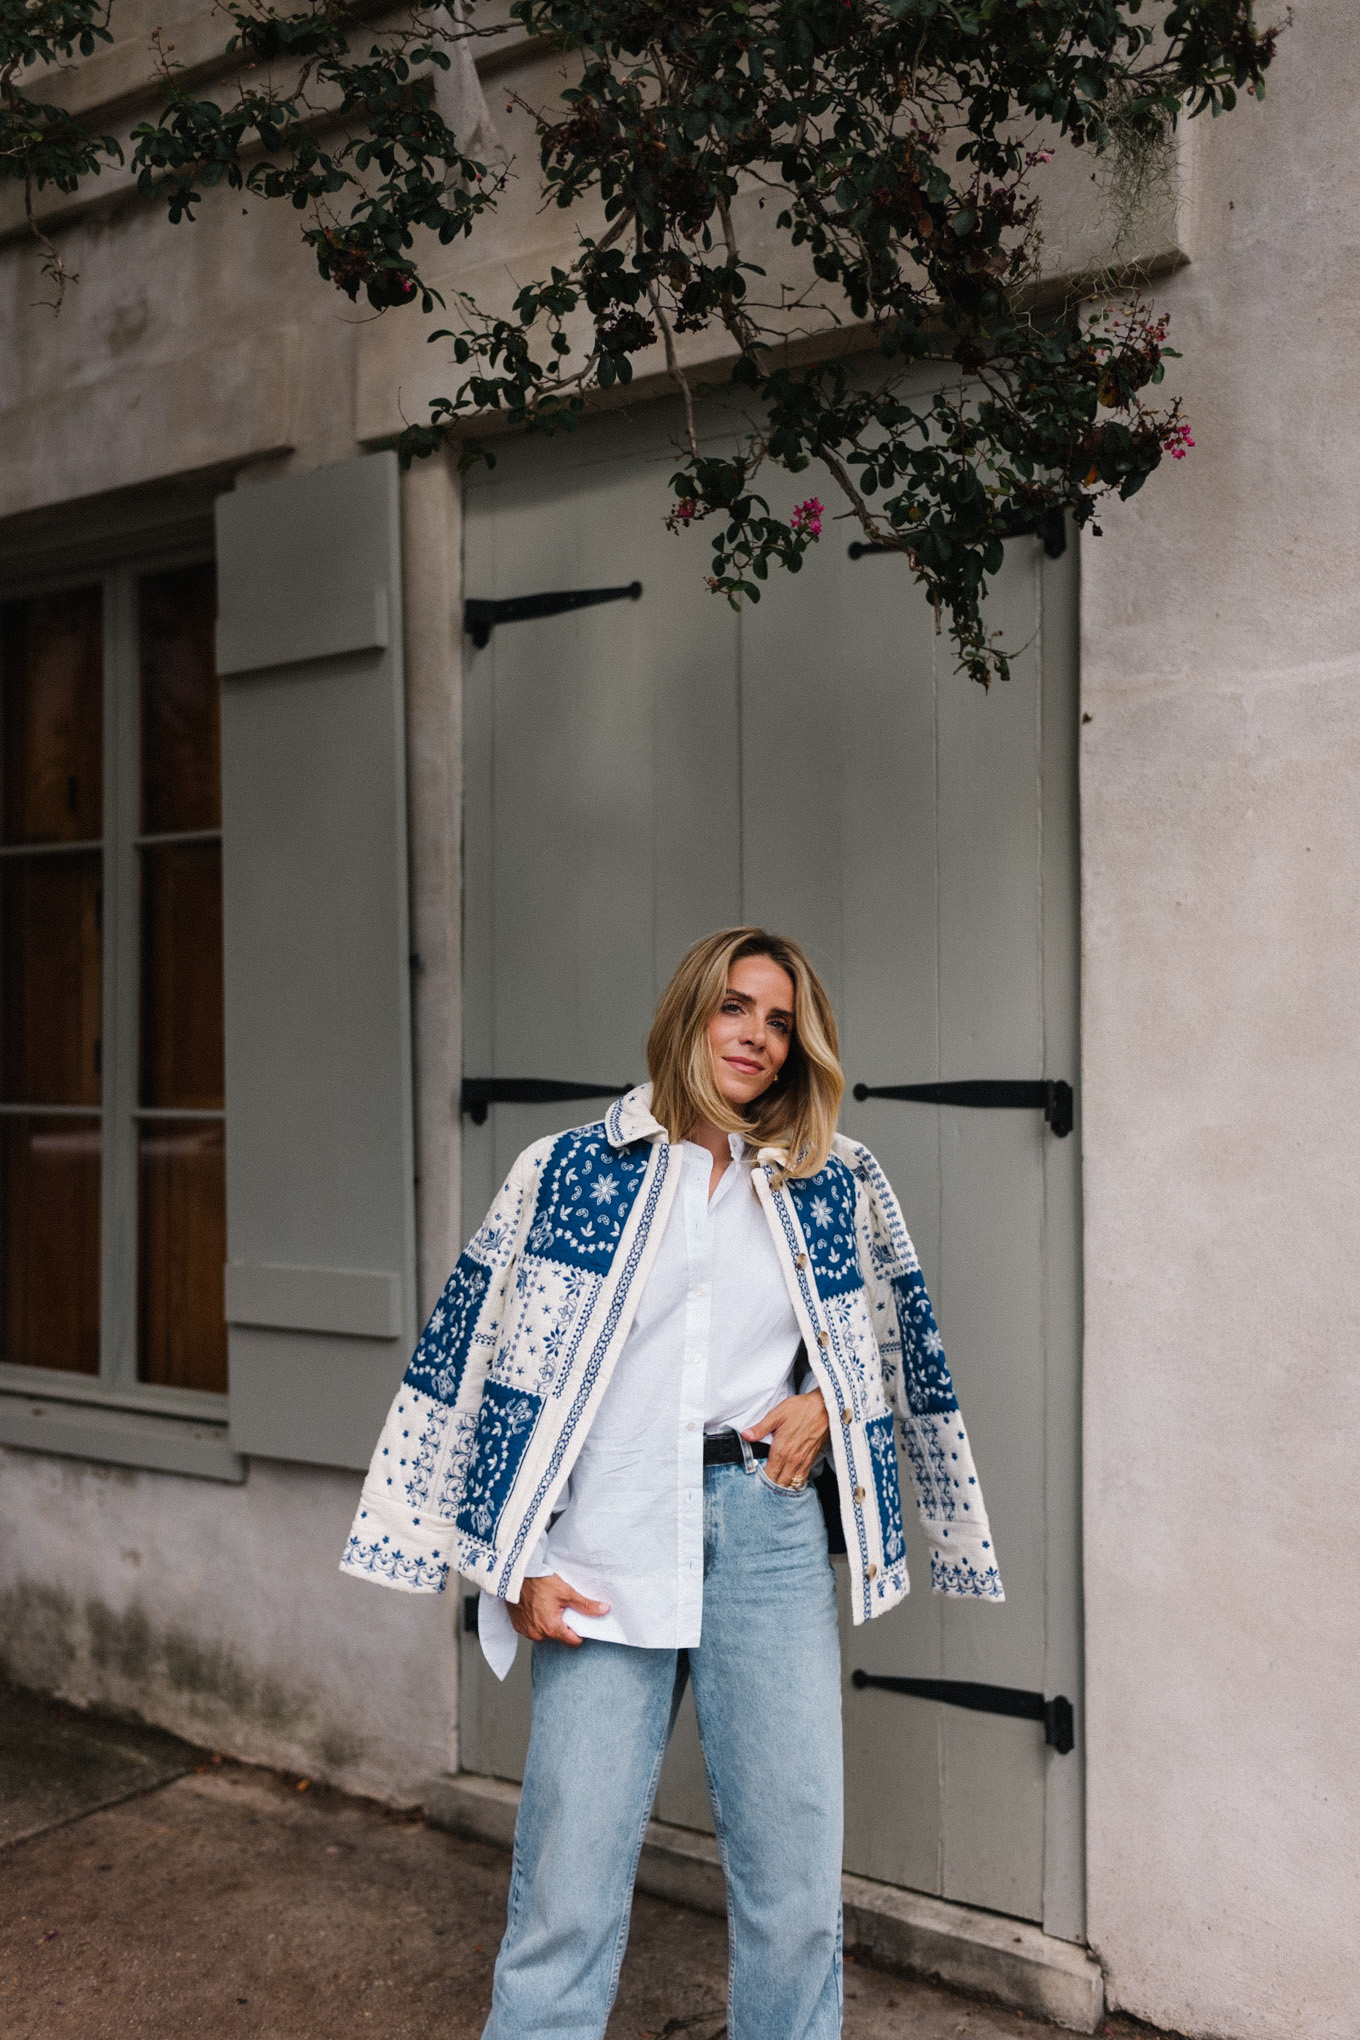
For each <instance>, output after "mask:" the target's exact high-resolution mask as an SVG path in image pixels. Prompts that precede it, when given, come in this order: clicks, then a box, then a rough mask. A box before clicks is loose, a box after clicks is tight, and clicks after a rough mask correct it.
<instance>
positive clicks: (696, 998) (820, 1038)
mask: <svg viewBox="0 0 1360 2040" xmlns="http://www.w3.org/2000/svg"><path fill="white" fill-rule="evenodd" d="M747 956H768V957H769V959H770V961H771V963H777V964H778V965H779V968H780V969H781V970H786V971H787V972H788V974H789V976H790V978H791V979H792V980H793V1035H792V1039H791V1040H790V1042H789V1053H788V1058H787V1060H786V1061H785V1063H784V1066H783V1068H782V1069H781V1070H780V1072H779V1081H778V1083H777V1084H771V1086H770V1088H769V1089H768V1090H767V1091H765V1092H763V1093H762V1094H761V1096H760V1097H759V1098H757V1099H755V1100H754V1102H753V1103H752V1105H751V1106H750V1108H749V1111H748V1112H747V1113H746V1114H745V1115H744V1116H743V1115H742V1114H740V1113H738V1112H737V1111H736V1110H735V1109H734V1108H733V1107H732V1106H731V1105H729V1104H728V1102H727V1100H726V1099H725V1098H724V1097H723V1095H722V1093H721V1091H720V1090H719V1089H718V1080H717V1073H716V1071H715V1070H714V1067H713V1052H712V1049H711V1047H710V1045H709V1039H708V1023H709V1021H710V1020H711V1019H712V1018H713V1015H714V1014H715V1013H716V1012H717V1010H718V1008H719V1006H720V1005H721V1004H722V999H723V994H724V992H725V991H726V990H727V979H728V973H729V972H730V970H731V968H732V965H733V964H734V963H739V962H740V961H741V960H742V958H743V957H747ZM647 1070H648V1074H649V1075H650V1077H651V1079H652V1114H653V1117H654V1118H656V1119H657V1120H658V1121H659V1122H660V1124H661V1125H662V1126H664V1127H665V1128H666V1130H667V1132H668V1134H669V1135H670V1138H671V1139H672V1140H683V1139H684V1137H685V1135H686V1134H687V1133H688V1132H689V1131H690V1129H691V1128H692V1127H694V1126H695V1125H697V1124H698V1122H699V1121H700V1120H701V1119H707V1120H709V1121H710V1122H711V1123H712V1124H713V1125H714V1126H717V1127H721V1129H722V1131H723V1132H724V1133H739V1134H741V1135H742V1136H743V1137H744V1138H745V1140H746V1141H747V1143H748V1144H749V1145H750V1146H751V1147H754V1148H766V1147H768V1148H779V1149H782V1150H783V1153H784V1156H785V1158H786V1159H785V1162H784V1165H783V1167H782V1169H781V1170H780V1175H781V1178H782V1177H784V1176H815V1175H816V1173H817V1171H818V1170H819V1169H821V1168H823V1167H824V1166H825V1164H826V1159H827V1156H828V1155H829V1154H830V1152H831V1139H832V1135H833V1134H834V1133H835V1131H836V1114H837V1113H838V1112H839V1111H840V1104H841V1097H842V1094H843V1093H844V1090H845V1073H844V1071H843V1070H842V1069H841V1065H840V1054H839V1043H838V1040H837V1035H836V1016H835V1014H834V1013H833V1012H832V1010H831V1001H830V1000H829V999H828V998H827V996H826V988H825V986H824V985H823V984H822V981H821V979H820V978H819V977H818V975H817V972H816V971H815V969H814V968H813V966H812V964H811V963H810V962H809V960H808V958H807V957H806V956H805V955H804V953H803V951H802V950H801V949H800V948H799V946H798V944H797V943H796V942H793V941H791V940H790V939H789V937H788V936H787V935H770V934H767V933H766V931H765V929H764V928H720V929H719V930H718V933H717V934H716V935H706V936H705V937H704V938H703V940H702V941H701V942H696V943H695V944H694V946H693V948H692V949H689V950H687V951H686V953H685V955H684V957H683V958H682V960H681V963H680V967H679V969H678V970H677V971H676V973H675V976H674V977H673V978H672V979H671V981H670V983H669V984H668V985H667V987H666V989H665V991H664V992H663V993H662V995H661V1003H660V1005H659V1006H658V1007H657V1009H656V1018H655V1020H653V1022H652V1031H651V1033H650V1034H649V1035H648V1036H647Z"/></svg>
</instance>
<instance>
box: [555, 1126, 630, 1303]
mask: <svg viewBox="0 0 1360 2040" xmlns="http://www.w3.org/2000/svg"><path fill="white" fill-rule="evenodd" d="M650 1153H651V1150H650V1149H649V1148H647V1147H638V1148H635V1149H631V1150H628V1151H626V1152H625V1153H623V1154H618V1153H616V1151H615V1150H614V1149H613V1148H612V1147H610V1145H609V1142H608V1141H607V1140H606V1139H605V1132H604V1123H603V1121H601V1122H599V1123H598V1124H597V1125H595V1126H583V1127H578V1128H577V1129H576V1130H575V1131H574V1132H572V1133H564V1134H562V1135H561V1137H560V1138H559V1139H558V1140H556V1141H554V1142H553V1147H552V1153H551V1154H550V1155H549V1157H548V1160H547V1162H546V1163H545V1164H544V1168H543V1176H542V1180H541V1181H540V1183H539V1189H538V1201H537V1203H536V1205H535V1208H534V1221H533V1224H532V1226H531V1227H530V1228H529V1239H528V1247H529V1252H530V1253H531V1254H537V1255H538V1256H539V1258H540V1259H541V1260H545V1261H558V1262H561V1263H562V1264H563V1265H564V1266H567V1267H577V1268H589V1269H591V1270H592V1272H593V1273H595V1274H596V1275H607V1274H608V1272H609V1266H610V1263H611V1261H612V1260H613V1258H614V1253H615V1250H616V1249H617V1247H618V1244H619V1241H620V1240H621V1239H622V1238H623V1231H624V1227H625V1226H626V1225H627V1223H628V1217H629V1214H630V1212H631V1211H632V1209H633V1204H634V1201H635V1199H636V1197H637V1194H638V1191H639V1190H640V1189H641V1187H642V1179H643V1177H644V1176H645V1175H646V1173H647V1162H648V1159H649V1157H650Z"/></svg>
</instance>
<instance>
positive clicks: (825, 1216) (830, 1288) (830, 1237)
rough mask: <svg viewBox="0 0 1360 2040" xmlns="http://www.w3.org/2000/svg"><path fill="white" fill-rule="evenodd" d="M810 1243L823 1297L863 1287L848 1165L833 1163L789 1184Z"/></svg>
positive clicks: (852, 1190) (815, 1274)
mask: <svg viewBox="0 0 1360 2040" xmlns="http://www.w3.org/2000/svg"><path fill="white" fill-rule="evenodd" d="M784 1187H785V1189H786V1191H787V1193H788V1195H789V1197H790V1198H791V1199H792V1202H793V1207H794V1209H795V1211H796V1212H797V1213H798V1223H799V1224H800V1225H801V1226H802V1228H803V1238H804V1239H805V1240H806V1241H807V1250H808V1259H809V1261H810V1262H811V1264H812V1275H813V1280H814V1281H815V1282H816V1284H817V1294H818V1295H819V1296H823V1297H825V1296H838V1295H841V1294H843V1292H844V1291H846V1290H848V1289H858V1288H860V1287H862V1285H863V1280H864V1278H863V1276H862V1275H861V1273H860V1265H859V1250H858V1246H857V1243H856V1239H855V1179H854V1177H853V1176H852V1175H851V1173H850V1171H849V1169H847V1167H846V1166H845V1163H844V1162H841V1161H836V1160H835V1159H834V1158H833V1159H832V1160H831V1161H829V1162H828V1163H827V1165H826V1167H825V1168H824V1169H819V1170H818V1172H817V1174H816V1175H815V1176H798V1177H793V1178H791V1179H790V1180H789V1182H787V1183H786V1184H785V1186H784Z"/></svg>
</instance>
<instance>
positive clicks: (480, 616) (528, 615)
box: [463, 581, 642, 652]
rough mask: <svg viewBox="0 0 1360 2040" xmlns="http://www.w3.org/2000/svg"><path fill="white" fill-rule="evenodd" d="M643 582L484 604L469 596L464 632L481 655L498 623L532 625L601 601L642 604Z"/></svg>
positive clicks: (510, 598) (529, 596)
mask: <svg viewBox="0 0 1360 2040" xmlns="http://www.w3.org/2000/svg"><path fill="white" fill-rule="evenodd" d="M641 600H642V583H641V581H630V582H629V583H628V585H627V587H626V588H566V589H563V590H561V591H560V592H558V593H555V594H550V595H510V596H508V597H507V598H506V600H505V601H504V602H483V601H481V600H480V599H479V598H478V597H477V596H469V598H468V600H467V601H466V602H465V603H464V604H463V629H464V630H465V631H466V632H467V633H468V635H469V637H470V638H471V639H472V642H473V644H474V645H476V647H477V649H478V651H479V652H481V651H485V649H486V647H487V646H488V645H489V644H490V642H491V633H492V631H493V630H494V629H495V628H496V625H497V624H498V623H531V622H533V620H534V619H535V618H536V617H540V616H562V615H563V614H565V612H566V611H567V610H569V609H594V608H595V607H596V606H597V605H598V604H599V603H601V602H640V601H641Z"/></svg>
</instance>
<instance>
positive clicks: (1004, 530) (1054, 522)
mask: <svg viewBox="0 0 1360 2040" xmlns="http://www.w3.org/2000/svg"><path fill="white" fill-rule="evenodd" d="M997 529H998V535H999V536H1000V537H1001V538H1028V537H1031V536H1032V537H1034V538H1041V539H1042V540H1043V542H1044V554H1045V557H1046V558H1048V559H1050V560H1060V559H1061V558H1062V556H1063V554H1064V553H1065V552H1066V551H1067V519H1066V517H1065V516H1064V515H1063V513H1062V511H1061V510H1045V511H1043V512H1042V513H1041V514H1040V515H1039V516H1038V517H1016V518H1014V519H1012V520H1010V521H1009V522H1007V523H1005V524H1001V525H999V526H998V527H997ZM902 536H903V538H910V536H911V530H910V527H907V528H906V529H905V530H904V531H903V533H902ZM846 550H847V551H848V553H849V555H850V557H851V559H852V560H862V559H865V558H866V557H867V556H868V555H869V554H870V553H894V552H901V550H902V548H901V547H900V546H896V545H869V544H866V542H865V541H864V540H863V539H862V538H856V539H852V540H851V542H850V544H849V546H848V547H847V548H846Z"/></svg>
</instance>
